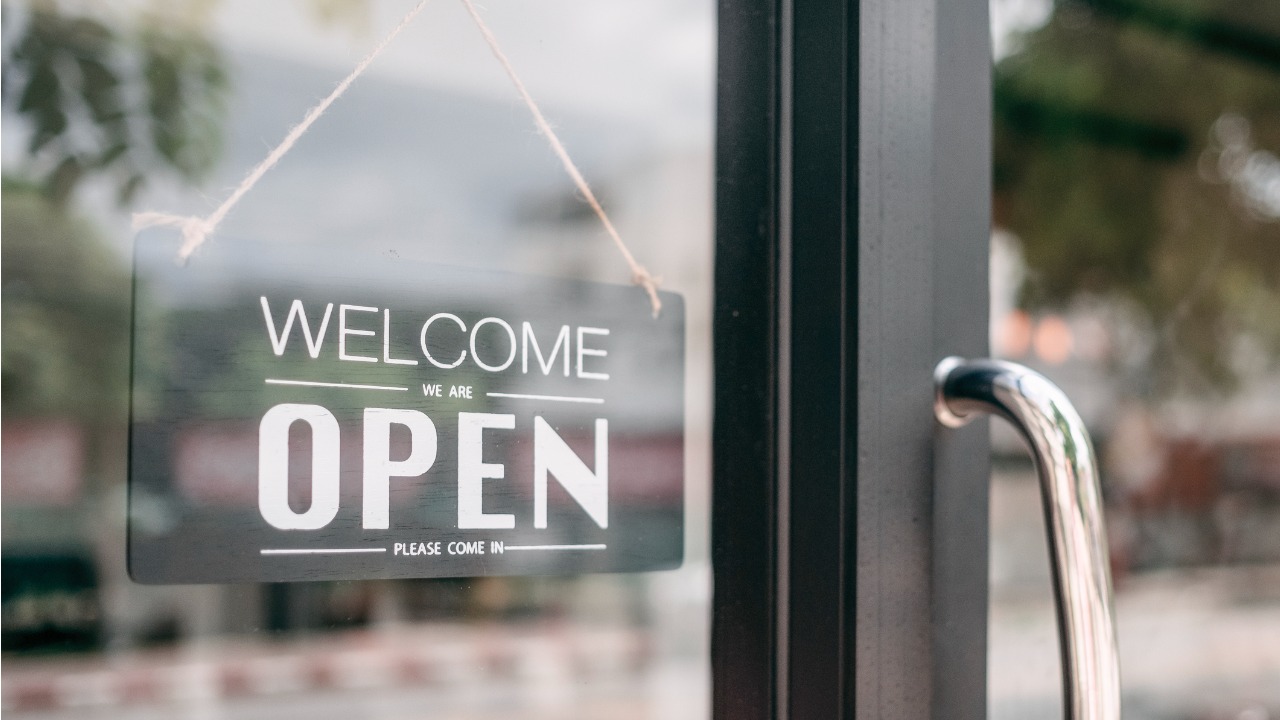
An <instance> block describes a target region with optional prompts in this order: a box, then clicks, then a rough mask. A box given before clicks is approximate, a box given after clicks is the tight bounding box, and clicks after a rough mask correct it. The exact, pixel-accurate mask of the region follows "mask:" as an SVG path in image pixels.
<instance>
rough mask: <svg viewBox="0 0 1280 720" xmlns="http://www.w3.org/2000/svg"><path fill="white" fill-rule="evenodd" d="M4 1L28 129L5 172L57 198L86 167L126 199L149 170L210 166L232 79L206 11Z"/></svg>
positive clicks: (16, 90) (13, 95)
mask: <svg viewBox="0 0 1280 720" xmlns="http://www.w3.org/2000/svg"><path fill="white" fill-rule="evenodd" d="M3 11H4V17H3V25H4V26H5V28H6V31H7V32H6V35H7V37H6V39H5V49H4V60H3V73H4V75H3V88H4V90H3V103H4V111H5V113H6V114H13V115H16V116H17V117H19V118H21V119H22V120H23V121H24V127H23V129H24V130H25V131H26V132H25V135H26V141H27V142H26V151H27V152H26V155H25V156H24V158H23V160H22V162H21V163H19V164H18V165H17V166H16V167H14V168H6V173H14V172H16V173H19V174H20V175H21V176H22V177H23V178H24V179H26V180H30V181H34V182H35V183H37V184H38V186H39V187H40V188H41V190H42V191H43V192H44V194H45V195H46V196H47V197H49V198H50V199H51V200H53V201H54V202H55V203H58V204H63V203H65V202H66V201H67V199H68V198H69V197H71V194H72V192H73V191H74V190H75V189H76V187H77V186H78V185H79V183H80V181H81V180H83V179H84V178H85V177H86V176H88V175H90V174H95V175H106V176H110V177H111V178H112V180H113V181H114V184H115V187H116V193H117V198H118V200H119V202H120V203H121V204H127V203H128V202H130V200H131V199H132V198H133V197H134V195H135V194H136V193H137V191H138V190H139V189H140V188H141V187H142V185H143V184H144V183H145V182H146V178H147V177H148V175H149V174H150V173H154V172H156V171H172V172H176V173H177V174H178V175H179V176H180V177H182V178H183V179H187V180H195V179H198V178H200V177H201V176H203V175H204V174H205V173H206V172H208V171H209V170H210V169H211V168H212V166H213V163H214V161H215V160H216V159H217V157H218V154H219V151H220V149H221V139H222V138H221V128H222V122H223V115H224V112H225V107H224V97H225V89H226V85H227V79H226V74H225V72H224V71H223V69H222V67H223V65H222V60H221V57H220V55H219V53H218V51H217V49H216V48H215V46H214V45H213V44H212V43H210V42H209V40H208V39H207V38H206V37H205V36H204V34H203V33H202V32H200V30H199V22H197V21H195V20H194V19H191V18H187V19H186V20H185V21H179V20H177V19H175V18H176V17H178V15H177V14H176V13H178V11H176V10H171V12H170V13H168V14H164V15H161V14H158V13H152V14H144V15H142V16H141V19H140V20H138V21H137V22H136V23H134V24H133V25H128V26H126V25H123V24H121V23H114V22H113V23H109V22H107V21H104V20H103V19H101V18H98V17H95V16H94V15H92V14H90V12H89V11H88V10H83V11H81V12H77V13H72V12H66V11H64V10H63V9H62V8H61V7H60V5H59V4H58V3H57V2H53V1H52V0H34V1H33V2H30V3H16V2H6V3H5V4H4V7H3ZM11 28H16V29H14V30H12V32H9V31H10V29H11Z"/></svg>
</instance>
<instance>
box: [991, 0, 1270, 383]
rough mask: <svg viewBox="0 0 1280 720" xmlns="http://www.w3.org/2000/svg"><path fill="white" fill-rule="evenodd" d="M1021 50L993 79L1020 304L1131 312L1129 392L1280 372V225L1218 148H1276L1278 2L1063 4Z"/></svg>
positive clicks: (1001, 181)
mask: <svg viewBox="0 0 1280 720" xmlns="http://www.w3.org/2000/svg"><path fill="white" fill-rule="evenodd" d="M1233 33H1234V35H1233ZM1019 48H1020V49H1019V51H1018V52H1016V53H1014V54H1012V55H1010V56H1008V57H1007V58H1004V59H1003V60H1001V61H1000V62H999V63H997V65H996V67H995V80H994V89H995V168H994V171H995V221H996V223H997V224H998V225H1000V226H1002V227H1005V228H1007V229H1009V230H1011V231H1012V232H1013V233H1014V234H1016V235H1017V236H1018V237H1019V238H1020V239H1021V242H1022V252H1023V256H1024V259H1025V261H1026V263H1027V265H1028V275H1027V278H1026V281H1025V283H1024V286H1023V288H1022V290H1021V296H1020V298H1019V303H1020V305H1022V306H1023V307H1025V308H1028V309H1032V310H1036V309H1064V308H1066V307H1068V306H1071V305H1073V304H1077V303H1081V302H1091V301H1092V302H1099V301H1100V302H1102V303H1104V304H1106V305H1108V306H1110V307H1112V308H1119V309H1121V310H1122V311H1123V312H1122V313H1120V315H1121V316H1123V317H1125V318H1128V320H1127V321H1126V322H1127V323H1128V324H1129V325H1131V327H1129V328H1128V329H1127V331H1126V332H1116V333H1115V337H1113V345H1114V347H1113V350H1112V352H1113V363H1114V367H1115V368H1116V369H1117V370H1120V369H1122V368H1124V367H1127V368H1131V369H1136V371H1137V372H1138V373H1139V375H1140V377H1138V378H1135V380H1138V381H1140V384H1141V386H1140V387H1138V386H1135V387H1134V389H1135V391H1136V392H1141V393H1153V394H1156V395H1162V396H1168V395H1173V394H1187V393H1191V394H1194V393H1202V392H1210V391H1223V390H1230V389H1232V388H1234V387H1236V386H1237V385H1238V383H1239V381H1240V380H1241V379H1242V378H1243V377H1244V376H1245V375H1248V374H1250V373H1253V372H1260V371H1262V370H1264V369H1266V368H1274V367H1275V365H1276V364H1277V358H1280V321H1278V320H1277V317H1278V316H1280V313H1277V312H1275V308H1277V307H1280V214H1276V215H1269V214H1267V213H1264V212H1258V211H1257V210H1258V206H1257V204H1256V203H1255V204H1252V205H1251V204H1250V203H1249V202H1246V201H1245V198H1244V197H1243V195H1244V193H1242V191H1241V185H1240V182H1238V180H1239V178H1237V177H1235V176H1231V175H1230V173H1224V172H1222V171H1221V168H1222V167H1225V166H1226V165H1225V164H1224V163H1225V160H1224V158H1226V157H1227V156H1226V154H1224V152H1223V149H1224V136H1230V137H1234V138H1235V140H1233V141H1232V142H1236V145H1237V146H1240V144H1241V142H1243V141H1240V138H1241V137H1242V133H1243V137H1244V138H1245V139H1246V140H1247V142H1248V143H1251V145H1250V147H1251V148H1254V149H1255V150H1256V151H1257V152H1260V153H1261V154H1260V155H1258V157H1261V158H1263V159H1265V158H1267V157H1272V155H1268V154H1266V152H1265V151H1270V153H1272V154H1276V153H1280V3H1276V2H1274V1H1272V0H1058V2H1057V4H1056V5H1055V7H1054V9H1053V13H1052V15H1051V17H1050V19H1049V21H1048V23H1047V24H1045V25H1044V26H1043V27H1040V28H1038V29H1036V30H1033V31H1030V32H1028V33H1026V34H1025V35H1024V36H1023V37H1021V38H1020V44H1019ZM1228 130H1229V131H1231V132H1227V131H1228ZM1230 137H1229V138H1228V140H1230ZM1237 141H1239V142H1237ZM1228 144H1229V143H1228ZM1227 159H1230V158H1227ZM1233 162H1234V161H1233ZM1256 164H1257V163H1255V165H1256ZM1236 165H1237V166H1238V165H1240V163H1239V162H1236ZM1233 167H1235V166H1233ZM1276 167H1277V168H1280V164H1278V165H1276ZM1256 179H1257V178H1255V180H1256ZM1272 184H1273V187H1272V188H1271V189H1270V191H1269V192H1271V193H1272V194H1277V193H1280V175H1277V176H1276V178H1275V182H1274V183H1272ZM1255 189H1256V188H1255ZM1112 316H1113V317H1116V315H1115V314H1113V315H1112ZM1264 366H1265V367H1264Z"/></svg>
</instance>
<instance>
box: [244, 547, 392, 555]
mask: <svg viewBox="0 0 1280 720" xmlns="http://www.w3.org/2000/svg"><path fill="white" fill-rule="evenodd" d="M386 551H387V549H386V548H384V547H380V548H279V549H276V548H264V549H262V550H259V551H258V552H259V553H261V554H263V555H342V554H346V553H382V552H386Z"/></svg>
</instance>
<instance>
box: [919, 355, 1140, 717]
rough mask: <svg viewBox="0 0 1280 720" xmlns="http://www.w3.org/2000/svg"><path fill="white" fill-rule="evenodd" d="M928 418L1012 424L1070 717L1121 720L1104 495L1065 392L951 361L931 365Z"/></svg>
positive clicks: (1031, 374)
mask: <svg viewBox="0 0 1280 720" xmlns="http://www.w3.org/2000/svg"><path fill="white" fill-rule="evenodd" d="M933 378H934V414H935V415H936V416H937V418H938V421H939V422H941V423H942V424H943V425H946V426H947V427H953V428H954V427H960V426H961V425H964V424H965V423H966V422H968V421H969V420H971V419H972V416H973V415H975V414H977V413H991V414H993V415H999V416H1000V417H1003V418H1004V419H1006V420H1008V421H1009V422H1011V423H1013V425H1014V427H1016V428H1017V429H1018V432H1019V434H1020V435H1022V438H1023V439H1024V440H1025V441H1026V442H1027V444H1028V445H1029V446H1030V449H1031V455H1032V457H1033V458H1034V460H1035V466H1036V471H1037V473H1038V474H1039V476H1040V496H1041V499H1042V501H1043V504H1044V515H1045V525H1046V530H1047V532H1048V534H1049V553H1050V555H1051V556H1052V560H1053V586H1054V591H1055V593H1056V594H1057V596H1058V597H1057V614H1058V638H1059V646H1060V649H1061V652H1062V685H1063V688H1062V689H1063V704H1064V707H1065V710H1066V717H1067V718H1069V719H1070V720H1119V718H1120V658H1119V652H1118V648H1117V644H1116V629H1115V607H1114V599H1113V596H1112V591H1111V569H1110V566H1109V564H1108V560H1107V558H1108V555H1107V536H1106V529H1105V528H1104V527H1103V518H1102V493H1101V489H1100V487H1099V485H1098V468H1097V462H1096V460H1095V459H1094V452H1093V444H1092V443H1091V442H1090V441H1089V434H1088V432H1086V430H1085V427H1084V422H1083V421H1081V420H1080V415H1079V414H1078V413H1076V411H1075V408H1074V407H1072V405H1071V402H1070V401H1069V400H1067V396H1066V395H1064V394H1063V392H1062V390H1060V389H1058V386H1057V385H1054V384H1053V383H1052V382H1050V381H1049V380H1048V379H1046V378H1045V377H1044V376H1043V375H1041V374H1039V373H1037V372H1035V371H1033V370H1031V369H1029V368H1026V367H1023V366H1021V365H1018V364H1016V363H1011V362H1003V361H1000V360H962V359H960V358H956V357H949V358H947V359H945V360H943V361H942V362H940V363H938V367H937V368H936V369H935V370H934V374H933Z"/></svg>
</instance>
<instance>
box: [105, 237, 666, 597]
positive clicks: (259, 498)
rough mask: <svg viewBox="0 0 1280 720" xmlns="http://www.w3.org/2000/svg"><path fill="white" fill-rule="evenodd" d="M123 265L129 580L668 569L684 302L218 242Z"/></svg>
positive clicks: (155, 240)
mask: <svg viewBox="0 0 1280 720" xmlns="http://www.w3.org/2000/svg"><path fill="white" fill-rule="evenodd" d="M176 251H177V240H176V239H175V238H172V237H170V236H168V235H167V234H165V233H161V232H155V233H149V234H146V235H144V236H142V237H140V238H139V239H138V242H137V250H136V256H135V269H136V275H135V277H136V280H135V283H136V286H135V302H134V339H133V382H132V417H131V423H130V431H131V438H130V462H129V573H130V575H131V576H132V577H133V579H134V580H136V581H138V582H143V583H202V582H239V581H269V582H277V581H292V580H339V579H342V580H345V579H359V578H421V577H457V576H478V575H537V574H564V573H586V572H629V571H642V570H658V569H665V568H673V567H677V566H679V564H680V562H681V560H682V557H683V547H684V540H683V525H684V307H683V303H682V302H681V299H680V297H679V296H678V295H675V294H672V293H666V292H664V293H662V302H663V311H662V314H661V316H660V317H659V318H657V319H655V318H653V317H652V316H651V314H650V312H649V304H648V300H647V298H646V296H645V294H644V292H643V291H642V290H640V289H638V288H634V287H625V286H614V285H603V284H596V283H584V282H576V281H564V280H552V279H547V278H540V277H530V276H523V275H510V274H500V273H494V272H486V271H479V270H471V269H463V268H455V267H446V266H439V265H430V264H421V263H412V262H406V261H402V260H398V259H395V258H390V257H381V256H376V255H368V256H365V255H353V254H351V253H346V252H336V251H329V250H317V249H307V248H297V247H287V246H270V245H255V244H247V243H238V242H231V241H227V240H218V241H216V242H210V243H208V244H207V245H205V246H204V247H203V248H202V249H201V251H200V253H199V254H198V255H197V256H196V257H194V258H193V259H192V260H191V261H190V262H189V263H187V264H186V265H185V266H184V265H179V264H178V263H176V262H175V261H174V258H175V257H176Z"/></svg>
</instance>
